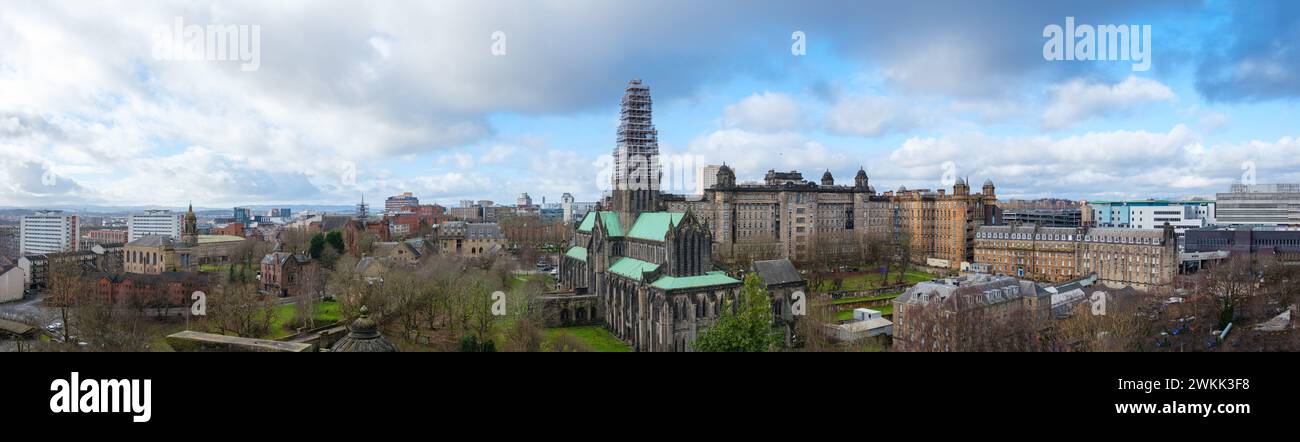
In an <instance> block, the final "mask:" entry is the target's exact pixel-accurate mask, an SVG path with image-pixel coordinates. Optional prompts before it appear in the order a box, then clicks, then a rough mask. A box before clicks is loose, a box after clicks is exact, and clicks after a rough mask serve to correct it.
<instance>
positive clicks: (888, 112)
mask: <svg viewBox="0 0 1300 442" xmlns="http://www.w3.org/2000/svg"><path fill="white" fill-rule="evenodd" d="M929 118H932V117H931V116H930V115H928V114H927V112H925V111H923V110H921V109H918V108H914V107H912V106H909V105H908V104H907V102H905V101H903V100H899V99H895V98H890V97H881V96H872V95H866V96H859V97H852V98H847V99H844V100H842V101H840V102H838V103H836V104H835V105H834V106H832V107H831V109H830V110H829V111H827V112H826V126H827V128H828V129H830V130H831V131H832V132H836V133H841V134H850V135H861V136H864V137H874V136H878V135H883V134H887V133H890V132H905V131H907V130H910V129H912V128H914V127H916V126H918V125H921V124H922V123H923V122H924V121H926V120H927V119H929Z"/></svg>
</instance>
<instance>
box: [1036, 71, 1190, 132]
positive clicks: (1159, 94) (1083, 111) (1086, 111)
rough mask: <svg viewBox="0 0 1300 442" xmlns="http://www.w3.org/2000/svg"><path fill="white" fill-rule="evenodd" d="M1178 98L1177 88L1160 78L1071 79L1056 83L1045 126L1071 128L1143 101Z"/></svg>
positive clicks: (1135, 105)
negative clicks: (1117, 79)
mask: <svg viewBox="0 0 1300 442" xmlns="http://www.w3.org/2000/svg"><path fill="white" fill-rule="evenodd" d="M1174 100H1177V96H1176V95H1174V92H1173V91H1172V90H1170V89H1169V87H1168V86H1165V85H1164V83H1161V82H1159V81H1156V80H1151V79H1147V78H1140V77H1133V76H1130V77H1128V78H1125V79H1124V81H1121V82H1119V83H1115V84H1102V83H1095V82H1088V81H1085V80H1082V79H1077V78H1076V79H1074V80H1070V81H1068V82H1066V83H1063V84H1059V85H1056V86H1054V87H1053V88H1052V91H1051V100H1050V103H1049V104H1048V106H1047V110H1046V111H1045V112H1044V113H1043V121H1042V124H1043V127H1045V128H1049V129H1061V128H1067V127H1071V126H1074V125H1077V124H1079V123H1082V122H1084V121H1087V120H1089V119H1092V118H1095V117H1099V116H1103V115H1112V114H1124V113H1126V112H1129V111H1131V110H1133V109H1135V108H1137V107H1139V106H1141V105H1144V104H1149V103H1155V102H1170V101H1174Z"/></svg>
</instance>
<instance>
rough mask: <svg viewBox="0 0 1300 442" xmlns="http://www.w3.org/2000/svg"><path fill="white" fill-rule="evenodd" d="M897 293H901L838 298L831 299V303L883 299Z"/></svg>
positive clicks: (894, 296)
mask: <svg viewBox="0 0 1300 442" xmlns="http://www.w3.org/2000/svg"><path fill="white" fill-rule="evenodd" d="M899 295H902V293H894V294H890V295H880V296H858V297H856V298H840V299H836V300H834V301H831V305H842V304H852V303H855V302H869V301H884V300H887V299H894V298H897V297H898V296H899Z"/></svg>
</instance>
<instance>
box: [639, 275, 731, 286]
mask: <svg viewBox="0 0 1300 442" xmlns="http://www.w3.org/2000/svg"><path fill="white" fill-rule="evenodd" d="M730 284H740V281H739V280H737V279H735V278H732V277H730V276H727V274H726V273H725V272H709V273H707V274H703V275H699V276H682V277H672V276H664V277H660V278H659V279H658V280H656V281H655V282H654V284H651V285H652V286H654V287H656V288H661V289H664V290H678V289H691V288H699V287H711V286H717V285H730Z"/></svg>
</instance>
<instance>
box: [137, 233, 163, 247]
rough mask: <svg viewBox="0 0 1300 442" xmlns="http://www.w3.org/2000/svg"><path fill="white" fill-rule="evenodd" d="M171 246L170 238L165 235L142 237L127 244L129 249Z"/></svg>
mask: <svg viewBox="0 0 1300 442" xmlns="http://www.w3.org/2000/svg"><path fill="white" fill-rule="evenodd" d="M171 244H172V239H171V237H169V236H166V235H144V236H141V237H140V239H137V240H135V241H131V242H129V243H127V245H128V246H131V247H160V246H165V245H171Z"/></svg>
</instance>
